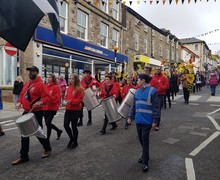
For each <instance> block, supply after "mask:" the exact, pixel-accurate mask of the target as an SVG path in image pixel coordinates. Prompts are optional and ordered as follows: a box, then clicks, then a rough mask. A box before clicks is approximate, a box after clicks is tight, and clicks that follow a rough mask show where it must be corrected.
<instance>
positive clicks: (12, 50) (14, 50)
mask: <svg viewBox="0 0 220 180" xmlns="http://www.w3.org/2000/svg"><path fill="white" fill-rule="evenodd" d="M4 49H5V52H6V53H7V54H8V55H10V56H14V55H15V54H17V51H18V50H17V48H16V47H14V46H12V45H11V44H10V43H8V42H7V43H6V44H5V46H4Z"/></svg>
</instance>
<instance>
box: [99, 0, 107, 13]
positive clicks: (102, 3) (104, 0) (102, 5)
mask: <svg viewBox="0 0 220 180" xmlns="http://www.w3.org/2000/svg"><path fill="white" fill-rule="evenodd" d="M99 4H100V9H101V10H102V11H104V12H105V13H108V0H100V3H99Z"/></svg>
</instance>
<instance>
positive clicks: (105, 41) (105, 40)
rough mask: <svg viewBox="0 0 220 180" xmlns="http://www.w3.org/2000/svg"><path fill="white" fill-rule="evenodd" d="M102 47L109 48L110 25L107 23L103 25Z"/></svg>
mask: <svg viewBox="0 0 220 180" xmlns="http://www.w3.org/2000/svg"><path fill="white" fill-rule="evenodd" d="M100 36H101V42H100V44H101V46H104V47H108V25H107V24H105V23H101V32H100Z"/></svg>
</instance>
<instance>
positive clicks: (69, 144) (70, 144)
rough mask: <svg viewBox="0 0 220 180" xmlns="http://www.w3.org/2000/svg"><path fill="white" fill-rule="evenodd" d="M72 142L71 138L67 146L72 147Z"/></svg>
mask: <svg viewBox="0 0 220 180" xmlns="http://www.w3.org/2000/svg"><path fill="white" fill-rule="evenodd" d="M72 144H73V141H72V140H70V141H69V143H68V144H67V148H71V146H72Z"/></svg>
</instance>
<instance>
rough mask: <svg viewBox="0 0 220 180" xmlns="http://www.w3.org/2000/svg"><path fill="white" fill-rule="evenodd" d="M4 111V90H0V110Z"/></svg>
mask: <svg viewBox="0 0 220 180" xmlns="http://www.w3.org/2000/svg"><path fill="white" fill-rule="evenodd" d="M2 109H3V103H2V90H1V89H0V110H2Z"/></svg>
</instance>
